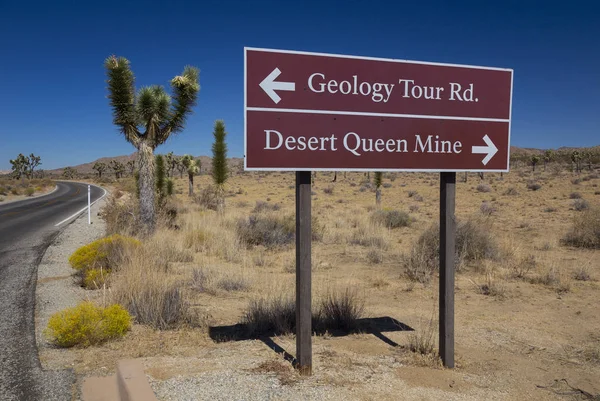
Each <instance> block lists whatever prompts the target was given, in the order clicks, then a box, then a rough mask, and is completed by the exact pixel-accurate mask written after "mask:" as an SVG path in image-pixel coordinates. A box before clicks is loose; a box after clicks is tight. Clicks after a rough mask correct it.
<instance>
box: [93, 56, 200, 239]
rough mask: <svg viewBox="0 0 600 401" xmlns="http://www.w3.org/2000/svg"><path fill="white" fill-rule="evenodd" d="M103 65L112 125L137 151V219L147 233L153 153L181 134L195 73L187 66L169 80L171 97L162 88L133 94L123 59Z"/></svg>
mask: <svg viewBox="0 0 600 401" xmlns="http://www.w3.org/2000/svg"><path fill="white" fill-rule="evenodd" d="M104 66H105V68H106V73H107V76H108V81H107V83H108V92H109V96H108V98H109V99H110V104H111V106H112V109H113V122H114V123H115V124H116V125H117V126H119V128H120V131H121V133H122V134H123V136H125V139H126V140H127V141H128V142H130V143H131V144H132V145H133V146H135V147H136V149H137V150H138V159H137V164H138V171H139V173H140V178H139V185H140V219H141V221H142V223H143V225H144V226H145V228H146V231H147V232H152V231H154V226H155V205H154V150H155V149H156V148H157V147H158V146H159V145H162V144H163V143H165V141H166V140H167V139H168V138H169V136H170V135H171V134H175V133H178V132H181V131H182V130H183V128H184V126H185V120H186V116H187V115H188V114H190V113H191V111H192V107H193V106H194V105H195V104H196V99H197V97H198V91H199V90H200V85H199V83H198V78H199V74H200V72H199V70H198V69H197V68H195V67H190V66H187V67H185V68H184V70H183V73H182V74H181V75H179V76H176V77H175V78H173V79H172V80H171V88H172V92H173V95H172V97H171V96H169V95H168V94H167V92H166V91H165V89H164V88H163V87H162V86H157V85H154V86H148V87H143V88H141V89H140V90H139V91H138V93H137V95H136V94H135V84H134V81H135V78H134V75H133V72H132V71H131V69H130V67H129V61H128V60H127V59H126V58H124V57H118V58H117V57H115V56H111V57H109V58H107V59H106V61H105V63H104Z"/></svg>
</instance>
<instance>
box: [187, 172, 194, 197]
mask: <svg viewBox="0 0 600 401" xmlns="http://www.w3.org/2000/svg"><path fill="white" fill-rule="evenodd" d="M188 187H189V195H190V196H192V195H194V174H192V173H188Z"/></svg>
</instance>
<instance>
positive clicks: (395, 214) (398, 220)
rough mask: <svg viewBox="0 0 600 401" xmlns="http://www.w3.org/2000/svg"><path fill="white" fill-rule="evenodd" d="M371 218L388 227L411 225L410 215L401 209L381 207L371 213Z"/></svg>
mask: <svg viewBox="0 0 600 401" xmlns="http://www.w3.org/2000/svg"><path fill="white" fill-rule="evenodd" d="M371 220H372V221H373V222H375V223H377V224H381V225H383V226H385V227H387V228H399V227H408V226H410V216H409V215H408V213H406V212H401V211H400V210H390V209H381V210H376V211H375V212H374V213H373V214H372V215H371Z"/></svg>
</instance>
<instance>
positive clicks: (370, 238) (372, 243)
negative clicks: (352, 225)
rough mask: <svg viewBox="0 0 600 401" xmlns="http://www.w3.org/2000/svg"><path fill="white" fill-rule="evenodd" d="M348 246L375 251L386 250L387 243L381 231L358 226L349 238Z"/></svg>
mask: <svg viewBox="0 0 600 401" xmlns="http://www.w3.org/2000/svg"><path fill="white" fill-rule="evenodd" d="M349 242H350V244H352V245H360V246H365V247H370V248H377V249H388V242H387V240H386V239H385V237H384V236H383V233H382V232H381V230H378V229H377V228H376V227H373V226H372V225H367V226H359V227H358V228H357V229H356V230H354V232H353V233H352V236H351V237H350V241H349Z"/></svg>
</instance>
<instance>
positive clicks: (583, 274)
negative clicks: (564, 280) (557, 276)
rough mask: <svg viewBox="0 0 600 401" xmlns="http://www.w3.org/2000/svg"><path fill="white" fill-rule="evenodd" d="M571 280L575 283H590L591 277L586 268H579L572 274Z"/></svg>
mask: <svg viewBox="0 0 600 401" xmlns="http://www.w3.org/2000/svg"><path fill="white" fill-rule="evenodd" d="M573 278H574V279H575V280H577V281H590V280H591V279H592V276H591V275H590V271H589V269H588V267H587V266H579V267H577V269H576V270H575V272H574V273H573Z"/></svg>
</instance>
